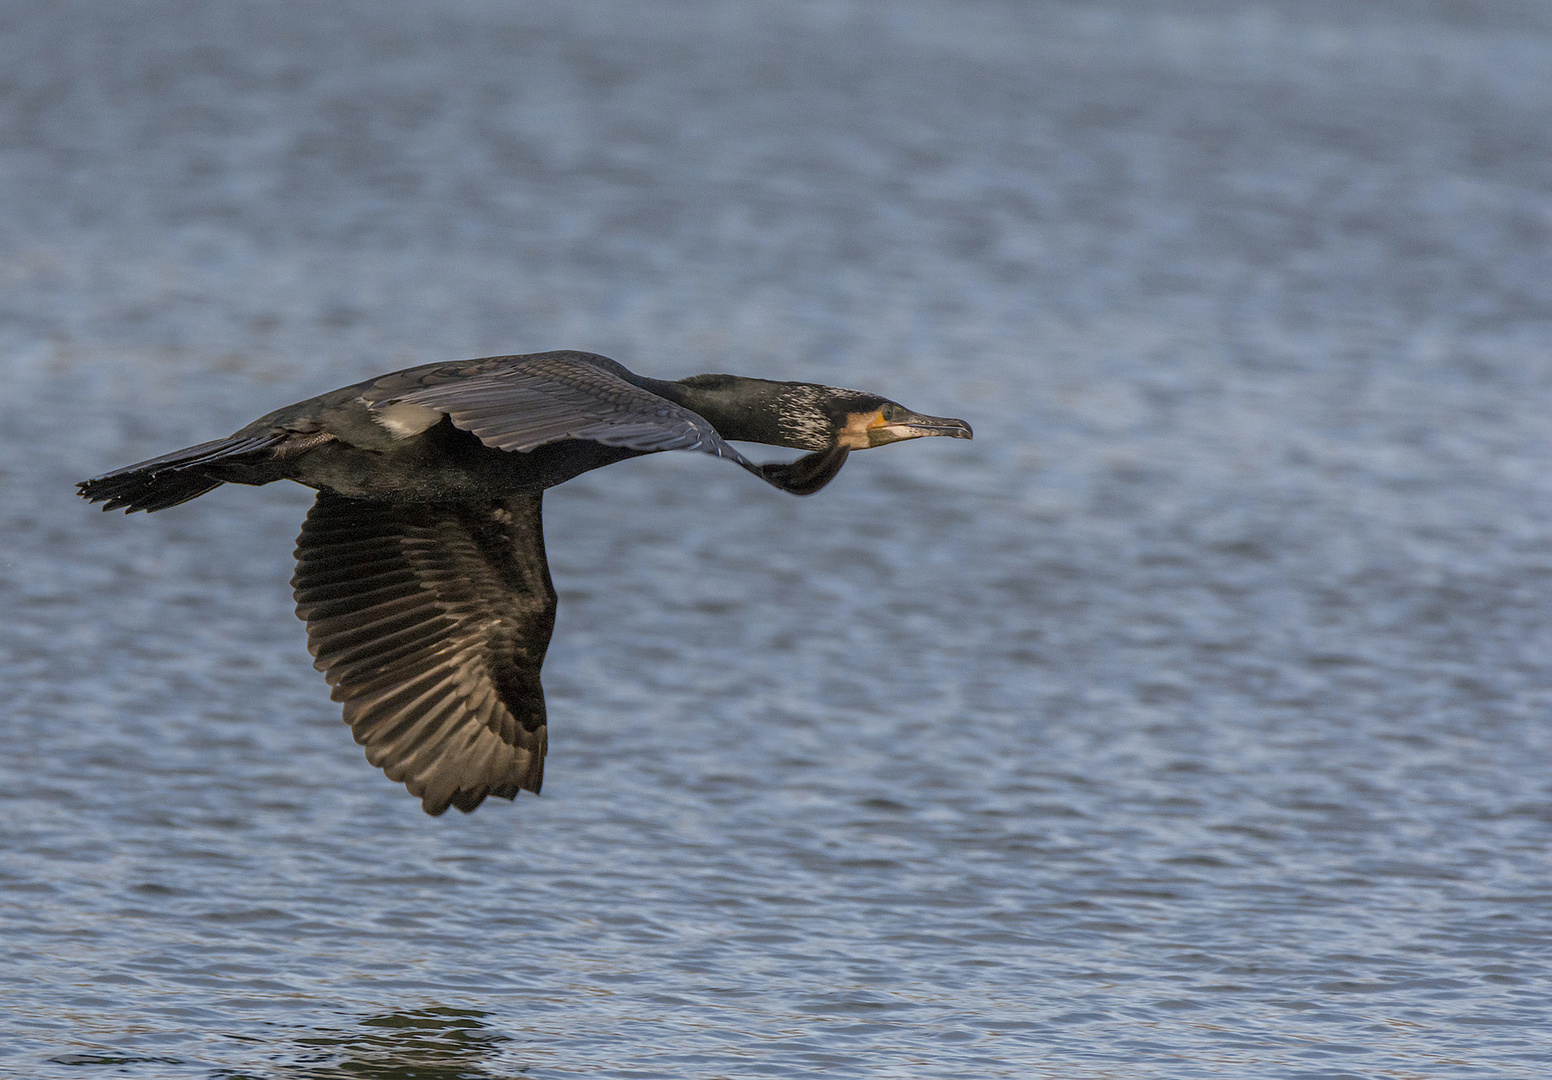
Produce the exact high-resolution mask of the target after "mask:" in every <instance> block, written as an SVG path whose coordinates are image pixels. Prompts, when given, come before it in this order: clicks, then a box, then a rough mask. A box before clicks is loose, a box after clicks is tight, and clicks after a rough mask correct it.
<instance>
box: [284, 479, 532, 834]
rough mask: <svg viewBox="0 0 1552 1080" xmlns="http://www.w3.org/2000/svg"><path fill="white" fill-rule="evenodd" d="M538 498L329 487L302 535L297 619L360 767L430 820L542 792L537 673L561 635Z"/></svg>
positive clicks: (294, 581)
mask: <svg viewBox="0 0 1552 1080" xmlns="http://www.w3.org/2000/svg"><path fill="white" fill-rule="evenodd" d="M540 499H541V496H538V495H520V496H513V497H511V498H506V499H502V500H500V501H499V502H495V503H487V504H480V505H474V504H460V505H422V504H408V505H406V504H391V503H379V502H365V501H362V500H358V499H348V498H345V497H343V496H340V495H335V494H332V493H330V492H328V491H321V492H319V494H318V498H317V501H316V502H315V503H314V504H313V508H312V510H311V511H309V513H308V515H307V521H306V523H305V524H304V525H303V526H302V533H301V536H299V537H298V538H297V546H296V559H297V569H296V576H295V577H294V578H293V579H292V585H293V587H294V588H295V595H296V612H297V614H298V615H299V616H300V617H301V618H302V619H304V620H305V621H306V623H307V645H308V648H309V649H310V650H311V651H312V653H313V655H314V657H316V661H315V664H314V666H315V667H317V668H318V669H319V670H320V671H323V672H324V673H325V675H326V677H327V678H328V681H329V683H330V684H331V685H332V686H333V687H334V691H333V694H332V695H331V696H332V697H333V698H334V700H336V701H340V702H343V703H344V711H345V722H346V723H347V724H349V725H350V727H351V730H352V731H353V732H354V734H355V737H356V741H357V742H358V743H361V744H362V745H363V746H364V747H365V748H366V757H367V760H368V761H370V762H371V763H372V764H373V765H376V766H378V767H379V768H381V769H382V770H383V772H385V773H386V774H387V775H388V777H389V779H391V780H399V781H402V782H403V783H404V786H405V787H407V788H408V789H409V791H410V794H412V795H416V796H419V797H420V799H421V805H422V806H423V807H424V809H425V810H426V812H427V813H429V814H440V813H441V812H442V811H444V810H446V809H447V807H448V806H449V805H452V806H456V807H457V808H458V809H460V810H462V811H465V812H468V811H470V810H473V809H474V808H475V807H476V806H478V805H479V804H480V803H481V802H483V801H484V799H485V797H486V796H487V795H499V796H501V797H502V798H507V799H510V798H513V797H514V796H516V794H517V793H518V791H519V789H525V790H528V791H532V792H535V793H537V792H538V790H539V786H540V784H541V782H542V781H543V778H544V752H545V746H546V742H547V732H546V728H545V713H544V692H543V689H542V687H541V686H540V682H539V669H540V666H541V665H542V664H543V662H544V653H545V649H546V648H547V647H548V645H549V641H550V633H551V631H552V630H553V629H554V626H555V589H554V587H553V586H552V585H551V583H550V573H549V567H548V565H547V563H546V562H545V557H544V534H543V530H542V521H541V516H540Z"/></svg>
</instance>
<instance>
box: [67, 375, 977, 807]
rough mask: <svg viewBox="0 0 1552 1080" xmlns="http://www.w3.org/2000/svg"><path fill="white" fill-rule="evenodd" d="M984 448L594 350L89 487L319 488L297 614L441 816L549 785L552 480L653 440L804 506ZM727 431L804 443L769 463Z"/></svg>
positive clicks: (850, 396)
mask: <svg viewBox="0 0 1552 1080" xmlns="http://www.w3.org/2000/svg"><path fill="white" fill-rule="evenodd" d="M924 435H948V436H953V437H955V438H961V439H968V438H970V437H971V432H970V425H969V424H966V423H965V422H964V421H963V420H948V419H942V418H939V417H935V416H921V415H919V414H917V413H913V412H911V411H909V410H908V409H906V408H904V407H903V406H900V405H897V404H895V403H894V402H893V401H889V400H888V399H886V398H881V397H879V396H877V395H876V394H865V393H862V392H860V391H857V390H841V389H837V388H835V387H831V386H818V385H815V384H813V383H798V382H770V381H768V380H765V379H749V378H743V377H741V376H737V375H695V376H692V377H690V378H688V379H680V380H678V381H676V382H665V381H662V380H659V379H649V378H646V377H644V376H641V375H637V374H635V373H633V372H631V371H628V370H626V369H625V368H624V367H623V366H621V365H620V364H617V363H615V362H614V361H613V360H610V359H608V358H606V357H602V356H595V355H593V354H592V353H583V352H548V353H534V354H531V355H527V356H492V357H488V358H486V359H482V360H464V361H457V362H454V363H444V364H427V365H424V366H421V367H413V368H409V369H407V370H405V371H397V372H394V373H392V374H389V375H383V376H380V377H378V378H376V379H370V380H368V381H366V382H363V383H357V384H356V385H354V386H347V387H345V388H343V389H341V390H335V391H334V392H332V393H328V394H324V395H323V396H321V397H316V398H312V399H311V400H309V401H303V402H301V403H299V404H296V405H290V406H287V407H286V408H284V409H280V410H277V411H276V412H272V413H270V414H269V415H268V416H264V417H260V418H259V419H258V420H255V421H254V422H253V423H251V424H249V425H248V426H247V427H245V428H243V429H242V430H241V431H239V432H237V433H236V434H235V435H233V436H232V437H231V438H229V439H218V440H216V441H215V442H207V443H200V444H199V445H198V446H191V447H189V448H187V449H185V450H179V451H176V452H175V453H171V454H166V455H164V456H162V457H158V458H152V459H151V460H150V461H143V462H141V463H140V464H138V465H131V466H129V467H128V468H124V469H119V470H117V471H115V472H111V473H108V474H107V475H106V476H99V477H97V478H96V479H95V480H85V481H82V482H81V483H80V484H78V485H77V486H78V487H79V488H80V491H81V494H82V495H83V496H84V497H85V498H87V499H89V500H91V501H92V502H100V503H103V509H104V510H114V509H117V508H119V507H123V508H124V510H125V512H126V513H132V512H134V511H136V510H147V511H155V510H165V509H167V508H168V507H169V506H176V505H178V504H179V503H182V502H187V501H188V500H190V499H193V498H195V497H197V496H199V495H203V494H204V493H205V492H207V491H210V490H212V489H214V488H216V487H219V486H220V485H222V484H226V483H234V484H268V483H270V482H271V481H273V480H295V481H297V482H298V483H301V484H305V485H306V486H308V487H311V488H316V489H317V490H318V497H317V499H316V501H315V502H314V503H313V507H312V509H311V510H310V511H309V512H308V514H307V520H306V522H305V523H304V524H303V525H302V533H301V536H299V537H298V538H297V544H296V561H297V569H296V576H295V577H294V578H292V581H291V584H292V586H293V587H294V589H295V596H296V613H297V615H298V616H300V617H301V618H302V619H303V620H304V621H306V623H307V647H308V649H309V650H311V652H312V654H313V656H314V657H315V658H316V659H315V662H314V666H315V667H316V668H318V670H320V671H322V672H323V673H324V676H325V678H326V679H327V680H328V682H329V684H330V685H331V686H333V687H334V691H333V694H332V695H331V696H332V697H333V698H334V700H336V701H340V702H343V703H344V711H345V722H346V723H347V724H349V725H350V727H351V730H352V731H353V732H354V734H355V737H356V741H357V742H359V743H361V744H362V745H363V746H364V747H365V748H366V757H367V760H368V761H370V762H371V763H372V764H373V765H376V766H378V767H379V768H381V769H382V770H383V772H385V773H386V774H387V775H388V777H389V779H392V780H399V781H403V783H404V786H405V787H407V788H408V789H409V791H410V793H411V794H412V795H415V796H418V797H419V798H420V799H421V805H422V807H423V808H424V809H425V811H426V812H427V813H429V814H440V813H442V812H443V811H444V810H446V809H447V807H448V806H449V805H452V806H456V807H457V808H458V809H460V810H462V811H464V812H465V813H467V812H469V811H471V810H473V809H474V808H475V807H477V806H478V805H479V804H480V803H481V802H483V801H484V800H485V797H486V796H488V795H499V796H501V797H502V798H505V799H511V798H514V797H516V795H517V793H518V791H519V790H521V789H526V790H528V791H532V792H534V793H535V794H538V791H539V786H540V784H541V782H542V781H543V778H544V752H545V746H546V742H547V735H546V730H545V714H544V692H543V690H542V688H541V687H540V684H539V669H540V667H541V665H542V664H543V662H544V653H545V649H546V648H547V647H548V646H549V642H550V633H551V631H552V630H553V629H554V626H555V589H554V587H553V586H552V585H551V584H550V571H549V566H548V564H547V563H546V561H545V557H544V533H543V528H542V523H541V518H540V501H541V499H542V497H543V492H544V489H545V488H549V487H554V486H555V485H556V484H561V483H565V482H566V481H567V480H570V479H571V478H572V477H574V476H579V475H581V474H582V473H584V472H587V471H588V470H589V469H596V468H598V467H600V466H602V465H608V464H610V463H612V462H616V461H623V460H624V459H626V458H631V457H638V456H640V455H642V454H653V453H657V452H658V451H661V450H700V451H703V452H705V453H708V454H714V455H716V456H717V457H720V458H727V459H729V460H731V461H734V462H736V463H737V464H739V465H741V466H743V467H744V468H745V469H748V470H749V471H750V472H752V473H754V474H755V475H756V476H759V477H760V478H762V479H763V480H765V481H767V482H768V483H770V484H773V485H775V486H776V487H779V488H781V489H782V490H783V491H788V492H791V493H793V494H795V495H808V494H812V493H813V492H815V491H818V490H819V489H820V488H822V487H824V486H825V484H827V483H829V482H830V480H831V479H832V478H833V477H834V476H835V474H836V473H837V472H839V471H840V468H841V466H842V465H843V464H845V462H846V456H847V454H849V453H850V452H851V451H853V450H863V449H866V448H868V447H872V446H883V445H884V444H885V443H892V442H899V441H900V440H902V439H915V438H920V437H922V436H924ZM728 440H741V441H745V442H756V443H766V444H769V445H772V446H785V447H791V448H793V449H796V450H806V451H808V453H807V454H806V455H804V456H803V457H801V458H799V459H797V460H796V461H794V462H791V463H789V464H770V465H756V464H754V463H753V462H751V461H749V460H748V459H747V458H745V457H744V456H743V455H742V454H740V453H739V452H738V451H737V450H735V449H733V447H731V446H729V445H728Z"/></svg>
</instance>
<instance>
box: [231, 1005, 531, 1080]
mask: <svg viewBox="0 0 1552 1080" xmlns="http://www.w3.org/2000/svg"><path fill="white" fill-rule="evenodd" d="M486 1015H487V1014H485V1013H483V1012H479V1011H477V1010H474V1009H451V1008H445V1007H440V1006H434V1007H430V1008H424V1009H412V1010H408V1011H405V1012H393V1013H384V1014H382V1015H379V1016H371V1017H368V1018H367V1019H365V1020H362V1021H361V1023H360V1025H359V1026H358V1027H357V1028H342V1029H339V1030H328V1029H324V1030H322V1031H319V1032H317V1033H315V1034H312V1035H307V1036H303V1037H300V1038H296V1039H294V1040H292V1041H293V1043H294V1046H295V1048H296V1049H295V1050H294V1051H284V1052H282V1053H283V1054H284V1056H288V1057H289V1056H291V1055H292V1054H293V1053H294V1055H295V1059H296V1060H294V1061H291V1062H287V1063H285V1064H281V1065H278V1066H276V1067H272V1068H270V1069H267V1070H266V1071H265V1072H263V1073H262V1074H260V1073H252V1072H248V1071H246V1070H235V1071H228V1070H222V1071H220V1072H217V1073H216V1074H214V1075H215V1077H216V1078H217V1080H258V1077H259V1076H260V1075H263V1076H265V1077H275V1076H277V1075H278V1076H282V1077H287V1078H290V1080H497V1078H498V1077H510V1076H512V1075H514V1070H512V1069H510V1068H506V1067H500V1066H498V1065H497V1058H498V1057H500V1056H501V1053H502V1050H503V1047H504V1044H506V1043H509V1042H511V1041H512V1038H511V1036H509V1035H503V1034H501V1033H500V1032H498V1031H494V1030H492V1029H491V1028H489V1027H487V1026H486V1025H485V1023H484V1021H485V1019H486ZM277 1056H280V1055H277ZM519 1071H521V1070H519Z"/></svg>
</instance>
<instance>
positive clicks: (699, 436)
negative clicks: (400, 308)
mask: <svg viewBox="0 0 1552 1080" xmlns="http://www.w3.org/2000/svg"><path fill="white" fill-rule="evenodd" d="M628 376H630V372H628V371H627V370H626V369H625V368H624V367H622V366H621V365H619V364H617V363H615V362H614V361H613V360H609V359H607V358H606V357H602V356H595V355H593V354H591V353H577V352H563V353H536V354H533V355H531V356H498V357H491V358H489V359H488V360H485V361H483V362H482V363H479V364H475V365H471V364H469V363H468V362H465V363H462V364H448V365H438V366H436V367H434V368H431V369H429V370H427V369H414V370H412V371H410V372H400V373H398V374H396V375H390V376H386V377H384V378H382V379H379V380H378V381H377V382H375V383H373V384H372V385H371V386H370V387H369V388H368V389H367V391H366V392H365V393H364V394H363V395H362V398H363V400H364V401H366V403H367V405H369V406H370V407H372V408H374V409H383V408H387V407H388V406H390V405H393V404H395V403H397V402H401V401H402V402H409V403H411V404H414V405H420V406H424V407H426V408H430V409H436V410H438V411H440V412H444V413H446V414H447V415H448V416H449V417H451V419H452V422H453V425H454V426H455V427H458V428H461V429H462V430H464V431H469V432H472V433H473V434H474V435H475V436H477V437H478V438H479V439H480V441H481V442H483V443H485V445H487V446H491V447H494V448H496V449H498V450H510V451H517V452H523V451H529V450H534V449H537V448H538V447H541V446H544V445H547V444H549V443H554V442H562V441H565V440H567V439H587V440H590V441H592V442H596V443H600V444H602V445H604V446H619V447H625V448H627V449H631V450H640V451H644V452H648V453H651V452H654V451H659V450H700V451H703V452H705V453H708V454H713V455H715V456H717V457H722V458H728V459H729V460H731V461H735V462H737V463H739V464H740V465H743V466H744V467H745V468H747V469H750V470H751V471H758V470H757V467H756V466H755V465H754V464H753V463H752V462H751V461H749V459H748V458H746V457H744V456H743V455H742V454H740V453H739V452H738V451H737V450H735V449H733V447H731V446H729V445H728V444H727V443H726V442H724V441H723V439H722V437H721V436H720V435H718V434H717V431H716V429H715V428H713V427H712V426H711V423H710V422H709V421H707V420H706V419H705V418H704V417H702V416H701V415H700V414H699V413H696V412H693V411H692V410H690V409H686V408H684V407H683V406H681V405H677V404H675V403H674V402H672V401H669V400H668V399H667V398H664V397H660V396H659V395H657V394H654V393H653V392H652V391H650V390H648V389H646V388H644V387H642V386H638V385H637V384H636V383H635V382H632V381H631V379H630V378H628Z"/></svg>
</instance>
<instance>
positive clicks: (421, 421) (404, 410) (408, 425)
mask: <svg viewBox="0 0 1552 1080" xmlns="http://www.w3.org/2000/svg"><path fill="white" fill-rule="evenodd" d="M444 415H445V414H444V413H442V412H439V411H438V410H436V409H428V408H427V407H426V406H424V405H416V404H414V403H413V402H409V401H395V402H394V403H393V404H392V405H383V406H380V407H378V408H376V409H373V410H372V419H373V420H376V421H377V422H378V423H379V424H381V425H382V426H383V427H384V428H386V429H387V431H388V434H390V435H392V436H393V437H394V438H395V439H408V438H409V437H410V436H412V435H419V434H420V433H421V432H422V431H425V430H427V429H428V428H431V427H433V426H435V425H436V423H437V422H438V421H440V420H441V419H442V417H443V416H444Z"/></svg>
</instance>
